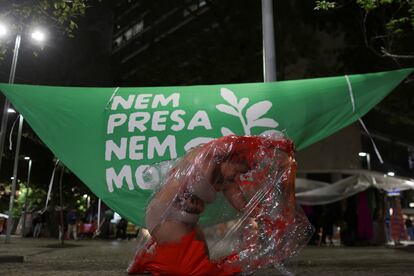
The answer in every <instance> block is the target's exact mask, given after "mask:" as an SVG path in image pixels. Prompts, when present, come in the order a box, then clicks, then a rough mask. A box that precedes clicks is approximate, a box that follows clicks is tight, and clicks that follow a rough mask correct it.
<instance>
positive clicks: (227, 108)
mask: <svg viewBox="0 0 414 276" xmlns="http://www.w3.org/2000/svg"><path fill="white" fill-rule="evenodd" d="M216 108H217V109H218V110H219V111H221V112H224V113H227V114H230V115H233V116H239V113H237V111H236V109H234V108H233V107H231V106H229V105H226V104H218V105H216Z"/></svg>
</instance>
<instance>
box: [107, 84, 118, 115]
mask: <svg viewBox="0 0 414 276" xmlns="http://www.w3.org/2000/svg"><path fill="white" fill-rule="evenodd" d="M118 90H119V86H118V87H117V88H115V90H114V92H113V93H112V95H111V98H110V99H109V101H108V103H107V104H106V106H105V110H107V109H108V106H109V105H110V104H111V102H112V100H113V98H114V97H115V95H116V93H117V92H118Z"/></svg>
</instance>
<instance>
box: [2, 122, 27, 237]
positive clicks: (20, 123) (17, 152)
mask: <svg viewBox="0 0 414 276" xmlns="http://www.w3.org/2000/svg"><path fill="white" fill-rule="evenodd" d="M22 128H23V116H20V118H19V132H18V135H17V144H16V151H15V153H14V165H13V181H12V192H11V194H10V202H9V218H8V220H7V232H6V239H5V240H4V241H5V243H9V242H10V234H11V227H12V222H13V214H12V212H13V203H14V194H15V193H16V181H17V169H18V167H19V153H20V140H21V138H22Z"/></svg>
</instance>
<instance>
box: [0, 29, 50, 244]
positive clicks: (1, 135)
mask: <svg viewBox="0 0 414 276" xmlns="http://www.w3.org/2000/svg"><path fill="white" fill-rule="evenodd" d="M0 26H3V27H1V28H0V34H1V33H3V36H4V35H6V34H7V33H8V30H7V27H6V26H5V25H3V24H0ZM2 28H3V31H1V29H2ZM31 36H32V38H33V39H35V40H36V41H40V40H41V39H43V40H44V38H45V36H44V34H43V35H42V34H41V32H40V31H39V30H36V31H34V32H32V35H31ZM21 40H22V34H21V33H17V34H16V40H15V44H14V51H13V60H12V66H11V69H10V76H9V83H10V84H13V83H14V77H15V74H16V67H17V59H18V57H19V49H20V42H21ZM9 108H10V102H9V100H8V99H7V98H5V100H4V107H3V117H2V120H1V128H0V169H1V164H2V155H3V150H4V140H5V138H6V131H7V121H8V113H9V112H8V111H9ZM22 128H23V116H21V115H20V118H19V128H18V134H17V143H16V151H15V154H14V164H13V177H14V178H13V181H12V193H11V195H10V202H9V219H8V220H7V233H6V239H5V240H4V241H5V243H8V242H10V234H11V228H12V221H13V216H12V215H11V214H12V210H13V203H14V193H15V192H16V180H17V169H18V165H19V162H18V161H19V153H20V142H21V137H22Z"/></svg>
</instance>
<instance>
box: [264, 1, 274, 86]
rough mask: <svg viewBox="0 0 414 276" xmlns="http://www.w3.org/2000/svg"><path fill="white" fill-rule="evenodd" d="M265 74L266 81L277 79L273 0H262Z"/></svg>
mask: <svg viewBox="0 0 414 276" xmlns="http://www.w3.org/2000/svg"><path fill="white" fill-rule="evenodd" d="M262 29H263V75H264V81H265V82H271V81H276V51H275V31H274V23H273V0H262Z"/></svg>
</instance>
